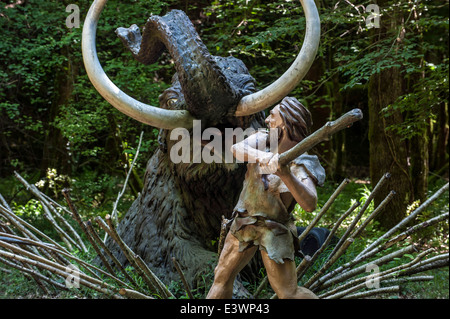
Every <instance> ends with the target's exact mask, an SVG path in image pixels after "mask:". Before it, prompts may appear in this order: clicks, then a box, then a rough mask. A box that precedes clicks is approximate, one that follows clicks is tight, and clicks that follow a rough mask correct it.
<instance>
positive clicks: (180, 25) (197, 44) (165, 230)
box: [82, 0, 320, 286]
mask: <svg viewBox="0 0 450 319" xmlns="http://www.w3.org/2000/svg"><path fill="white" fill-rule="evenodd" d="M300 2H301V4H302V6H303V9H304V12H305V16H306V34H305V38H304V42H303V45H302V48H301V50H300V52H299V54H298V56H297V58H296V59H295V61H294V62H293V63H292V65H291V66H290V67H289V69H288V70H287V71H286V72H285V73H284V74H282V75H281V76H280V77H279V78H278V79H277V80H276V81H275V82H273V83H272V84H270V85H269V86H267V87H266V88H264V89H262V90H259V91H257V90H256V85H255V80H254V79H253V77H252V76H251V75H250V74H249V72H248V70H247V68H246V67H245V65H244V63H243V62H242V61H240V60H238V59H236V58H234V57H218V56H213V55H211V54H210V53H209V52H208V50H207V48H206V46H205V45H204V44H203V43H202V41H201V39H200V37H199V36H198V34H197V32H196V31H195V29H194V26H193V25H192V23H191V22H190V20H189V18H188V17H187V16H186V15H185V14H184V13H183V12H182V11H179V10H173V11H171V12H169V13H167V14H166V15H165V16H162V17H161V16H151V17H150V18H149V19H148V21H147V23H146V24H145V27H144V29H143V32H142V34H141V32H140V30H139V28H138V27H137V26H136V25H133V26H131V27H130V28H119V29H117V31H116V33H117V34H118V36H119V37H120V39H121V40H122V42H123V43H124V44H125V46H126V47H128V49H129V50H130V51H131V53H132V55H133V56H134V58H136V59H137V60H138V61H140V62H142V63H145V64H151V63H155V62H157V60H158V57H159V56H160V55H161V53H162V52H163V50H168V52H169V53H170V55H171V57H172V58H173V61H174V64H175V69H176V74H175V75H174V76H173V79H172V86H171V87H170V88H168V89H167V90H165V91H164V92H162V94H161V95H160V97H159V102H160V105H159V107H155V106H151V105H147V104H144V103H142V102H139V101H137V100H135V99H133V98H132V97H130V96H129V95H127V94H125V93H124V92H123V91H121V90H120V89H119V88H118V87H117V86H116V85H115V84H114V83H112V81H111V80H110V79H109V78H108V77H107V75H106V74H105V72H104V71H103V69H102V67H101V65H100V63H99V60H98V57H97V52H96V45H95V37H96V29H97V22H98V20H99V16H100V14H101V12H102V10H103V8H104V6H105V3H106V0H95V1H94V2H93V4H92V6H91V8H90V10H89V12H88V14H87V17H86V21H85V24H84V27H83V38H82V50H83V59H84V64H85V67H86V71H87V74H88V76H89V78H90V80H91V82H92V83H93V85H94V86H95V88H96V89H97V91H98V92H99V93H100V94H101V95H102V96H103V97H104V98H105V99H106V100H107V101H108V102H109V103H110V104H111V105H113V106H114V107H115V108H117V109H118V110H119V111H121V112H123V113H124V114H126V115H128V116H130V117H132V118H134V119H135V120H137V121H140V122H142V123H145V124H148V125H151V126H153V127H157V128H160V129H161V130H160V136H159V140H160V147H159V148H158V149H157V150H156V152H155V153H154V155H153V156H152V158H151V159H150V160H149V161H148V164H147V169H146V173H145V182H144V189H143V190H142V192H141V195H140V196H139V197H138V198H137V199H136V200H135V202H134V203H133V204H132V206H131V208H130V209H129V211H128V212H127V213H126V215H125V216H124V218H123V220H122V221H121V222H120V224H119V226H118V232H119V234H120V235H121V236H122V238H123V240H124V241H125V242H126V243H127V244H128V246H129V247H130V248H131V249H133V250H134V251H135V252H136V253H137V254H139V255H140V256H141V258H142V259H143V260H144V261H145V262H146V263H147V264H148V265H149V266H150V267H151V269H152V270H153V271H154V272H155V274H156V275H157V276H159V278H161V279H162V280H163V281H164V282H165V283H169V282H170V281H171V280H179V276H178V274H177V272H176V270H175V268H174V266H173V263H172V257H175V258H176V259H177V260H178V262H179V264H180V266H181V268H182V269H183V272H184V274H185V276H186V278H187V279H188V281H189V282H190V283H191V285H193V286H196V280H197V279H198V278H199V276H201V275H202V274H204V273H205V272H206V271H210V270H211V269H212V267H213V266H214V261H215V260H217V253H216V252H215V251H216V248H214V246H213V243H212V242H213V241H214V240H217V238H218V237H219V231H220V225H221V218H222V216H225V217H230V215H231V213H232V210H233V207H234V205H235V204H236V202H237V200H238V198H239V193H240V190H241V188H242V183H243V180H244V175H245V170H246V167H245V165H243V164H238V163H232V164H229V163H228V164H227V163H213V164H206V163H204V162H200V163H178V164H175V163H174V162H173V161H171V159H170V156H169V154H170V149H171V147H172V146H173V145H174V141H172V140H171V139H169V136H170V132H171V130H173V129H175V128H185V129H187V130H189V131H190V132H191V131H192V128H193V121H194V120H201V128H202V129H205V128H208V127H216V128H218V129H221V130H223V129H225V128H237V127H240V128H243V129H246V128H248V127H254V128H258V127H261V126H263V125H264V114H263V113H264V112H263V111H264V110H265V109H266V108H269V107H271V106H273V105H274V104H276V103H277V102H279V101H280V100H281V99H283V98H284V97H285V96H286V95H288V94H289V93H290V92H291V91H292V90H293V89H294V88H295V87H296V86H297V85H298V83H299V82H300V81H301V80H302V78H303V77H304V76H305V74H306V73H307V72H308V70H309V68H310V66H311V64H312V63H313V60H314V58H315V55H316V52H317V48H318V44H319V38H320V20H319V15H318V12H317V9H316V6H315V4H314V0H301V1H300ZM110 246H111V248H112V250H114V249H115V248H114V247H115V246H114V245H113V244H112V243H110ZM117 254H118V257H119V260H121V261H122V262H123V263H125V261H126V259H125V257H124V256H123V255H120V253H119V252H117Z"/></svg>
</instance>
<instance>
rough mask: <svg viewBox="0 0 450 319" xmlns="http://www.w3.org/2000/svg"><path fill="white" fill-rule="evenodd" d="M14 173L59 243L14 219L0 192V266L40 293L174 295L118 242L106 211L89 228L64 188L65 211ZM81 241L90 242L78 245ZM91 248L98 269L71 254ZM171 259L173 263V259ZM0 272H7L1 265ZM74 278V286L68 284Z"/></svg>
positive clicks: (136, 257)
mask: <svg viewBox="0 0 450 319" xmlns="http://www.w3.org/2000/svg"><path fill="white" fill-rule="evenodd" d="M15 174H16V177H17V178H18V180H19V181H20V182H21V183H22V184H23V185H24V186H25V188H26V189H27V190H28V191H30V192H31V193H32V194H33V195H34V196H35V197H36V198H37V199H38V200H39V202H40V204H41V205H42V210H43V215H44V217H45V218H46V219H47V220H48V221H49V222H50V224H51V225H52V227H53V229H54V230H55V231H56V232H57V233H58V235H59V236H60V240H61V241H60V242H63V243H64V244H59V243H58V242H57V241H56V240H54V239H52V238H50V237H49V236H47V235H46V234H44V233H43V232H41V231H40V230H39V229H37V228H35V227H34V226H33V225H31V224H30V223H28V222H27V221H25V220H24V219H22V218H20V217H19V216H18V215H17V214H15V213H14V211H13V210H12V209H11V207H10V206H9V205H8V203H7V202H6V200H5V199H4V197H3V196H1V194H0V265H1V264H4V265H6V266H8V267H11V268H15V269H18V270H19V271H21V272H23V273H24V274H25V275H27V276H29V277H30V278H32V280H34V281H35V282H36V283H37V285H38V286H39V287H40V288H41V289H42V291H43V292H44V294H46V295H49V294H51V293H53V292H55V290H56V291H59V290H69V289H71V288H73V287H76V288H79V286H83V287H86V288H88V289H92V290H95V291H97V292H99V293H101V294H105V295H107V296H108V297H111V298H119V299H121V298H155V297H159V298H174V296H173V294H172V293H171V292H170V291H169V290H168V289H167V287H166V286H165V285H164V284H163V283H162V282H161V280H159V279H158V278H157V277H156V276H155V274H154V273H153V272H152V271H151V270H150V269H149V268H148V266H147V265H146V264H145V263H144V262H143V261H142V259H141V258H140V257H139V256H138V255H137V254H135V253H134V252H133V251H132V250H131V249H130V248H129V247H128V246H127V245H126V244H125V243H124V242H123V240H122V239H121V238H120V236H119V235H118V233H117V231H116V228H115V226H114V223H113V222H112V219H111V216H110V215H107V216H105V220H106V221H105V220H104V219H102V218H101V217H96V218H95V222H96V223H97V227H94V224H93V223H92V222H91V221H90V220H88V221H83V220H82V218H81V216H80V215H79V214H78V211H77V209H76V208H75V206H74V205H73V202H72V199H71V198H70V192H69V190H68V189H64V190H63V195H64V197H65V199H66V201H67V204H68V207H69V209H68V208H66V207H64V206H62V205H61V204H59V203H57V202H56V201H54V200H52V199H51V198H49V197H48V196H46V195H45V194H44V193H42V192H41V191H39V190H38V189H37V187H36V186H35V185H32V184H31V185H30V184H29V183H28V182H27V181H26V180H25V179H24V178H22V177H21V176H20V175H19V174H18V173H15ZM65 216H68V217H69V218H71V219H73V220H75V221H76V222H77V223H78V225H79V226H80V227H79V228H80V229H81V230H82V232H83V236H82V235H80V234H78V232H77V231H76V230H75V227H72V225H71V223H70V222H69V221H68V220H67V219H66V217H65ZM96 228H97V230H96ZM100 229H101V230H103V231H104V232H105V233H106V234H108V235H109V236H110V237H111V238H112V239H113V240H114V241H115V242H116V244H117V245H118V246H119V248H120V249H121V250H122V252H123V253H124V255H125V256H126V257H127V259H128V261H129V263H130V265H131V266H132V267H131V268H130V269H125V268H124V267H123V265H122V264H121V263H120V262H119V261H118V260H117V258H116V257H115V256H114V255H113V253H112V252H111V251H110V250H109V249H108V248H107V247H106V245H105V244H104V241H103V240H102V239H101V238H100V237H101V236H100V233H99V231H98V230H100ZM82 237H84V238H85V239H84V240H83V239H82ZM86 240H87V241H88V242H89V244H90V245H87V244H85V243H84V241H86ZM91 248H92V249H94V250H95V252H96V253H97V255H98V257H99V258H100V260H101V261H102V264H103V267H104V269H102V268H103V267H101V268H100V267H97V266H95V265H93V264H92V263H88V262H86V261H84V260H82V259H80V258H78V257H77V253H79V252H84V253H86V252H88V249H91ZM174 263H175V264H176V266H178V265H177V262H176V260H174ZM178 269H179V268H178ZM0 270H3V271H8V270H7V269H4V268H3V269H0ZM180 271H181V270H180ZM119 274H121V275H122V276H121V275H119ZM130 274H131V275H130ZM181 275H182V273H181ZM119 277H122V278H123V279H120V278H119ZM68 280H69V284H68V282H67V281H68ZM75 280H76V283H77V285H78V286H75V285H74V284H75ZM137 282H140V284H138V283H137Z"/></svg>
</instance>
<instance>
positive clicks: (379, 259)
mask: <svg viewBox="0 0 450 319" xmlns="http://www.w3.org/2000/svg"><path fill="white" fill-rule="evenodd" d="M389 178H390V174H389V173H386V174H385V175H384V176H383V177H382V178H381V179H380V180H379V182H378V183H377V185H376V186H375V187H374V188H373V190H372V192H371V193H370V195H369V196H368V198H367V199H366V201H365V202H364V203H363V205H362V206H361V208H360V209H359V211H358V212H357V214H356V216H355V217H354V218H353V220H352V222H351V224H350V226H349V227H348V228H347V229H346V231H345V233H344V234H343V235H342V236H341V237H340V239H339V241H338V243H337V244H336V245H335V246H334V248H333V250H332V251H331V253H330V254H328V255H327V256H326V258H325V260H323V259H322V260H321V263H322V264H321V266H320V268H319V269H318V270H317V271H315V272H314V273H313V274H312V275H311V276H310V277H309V278H306V279H305V278H304V277H305V275H306V274H307V271H308V270H309V268H310V267H311V266H313V265H314V263H315V262H316V261H317V260H318V257H319V256H321V255H322V253H324V250H325V249H326V248H327V247H328V245H329V244H330V242H331V240H332V239H333V237H334V236H335V235H336V234H337V231H338V229H339V227H340V226H341V224H342V222H343V221H344V220H345V219H346V218H348V217H349V216H350V215H351V214H352V213H353V212H354V211H355V210H356V208H357V207H359V206H360V205H361V204H360V203H359V202H356V203H355V204H353V205H352V206H351V207H350V208H349V209H348V210H347V211H346V212H345V213H344V214H343V215H342V216H340V218H339V219H338V220H337V221H336V222H335V224H334V227H333V228H332V229H331V231H330V233H329V235H328V237H327V239H326V240H325V242H324V244H323V245H322V246H321V248H320V249H319V250H317V251H316V252H315V253H314V255H313V256H308V255H306V256H304V258H303V259H302V261H301V262H300V264H299V265H298V267H297V276H298V281H299V283H300V284H301V285H302V286H303V287H306V288H309V289H311V290H312V291H313V292H314V293H316V294H317V295H318V296H319V297H320V298H326V299H337V298H345V299H348V298H365V297H369V296H375V295H377V294H389V293H399V292H400V284H401V283H407V282H414V281H428V280H433V276H421V275H417V276H414V275H416V274H418V273H421V272H424V271H427V270H430V269H436V268H441V267H445V266H448V265H449V253H448V251H446V252H444V253H439V252H437V251H436V249H435V248H432V247H421V246H420V245H419V244H414V243H410V244H408V243H406V244H405V240H407V239H408V238H410V237H409V236H411V235H412V234H414V233H417V232H418V231H420V230H423V229H424V228H427V227H431V226H435V225H436V224H437V223H440V222H448V217H449V213H448V210H447V212H444V213H443V214H441V215H439V216H435V217H433V218H429V219H427V220H425V221H423V222H417V220H418V219H417V216H418V215H419V214H421V213H422V212H423V211H424V210H425V209H426V208H427V207H429V205H430V204H431V203H432V202H433V201H435V200H436V199H437V198H438V197H440V196H441V195H442V194H443V193H445V192H448V187H449V184H448V183H447V184H445V185H444V186H443V187H441V188H440V189H439V190H438V191H437V192H436V193H434V194H433V195H432V196H431V197H430V198H428V200H426V201H425V202H423V203H422V204H421V205H420V206H419V207H417V208H416V209H415V210H414V211H412V212H411V213H410V214H409V215H408V216H407V217H406V218H404V219H403V220H402V221H401V222H399V223H398V224H397V225H395V226H394V227H392V228H391V229H390V230H388V231H387V232H385V233H384V234H383V235H382V236H381V237H379V238H378V239H377V240H376V241H375V242H373V243H371V244H370V245H369V246H367V247H366V248H364V249H363V250H362V251H360V252H359V253H358V254H357V256H356V257H354V258H352V259H351V260H350V261H348V262H346V263H344V264H342V265H340V266H338V267H334V266H335V265H336V263H337V261H338V260H340V258H341V257H343V256H345V255H344V254H345V253H346V252H347V250H348V248H349V247H350V246H351V245H352V243H353V242H354V241H355V239H357V238H358V236H360V235H361V233H362V232H363V231H364V230H365V229H366V227H367V226H368V225H369V223H370V222H371V221H372V220H373V219H374V218H375V217H376V216H377V215H378V214H379V213H380V212H381V211H382V210H383V209H384V208H385V206H386V204H387V203H388V202H389V201H390V200H391V199H392V198H393V196H395V192H394V191H391V192H390V193H389V194H388V195H387V196H386V198H385V199H384V200H383V201H382V202H381V203H380V204H379V205H378V206H377V207H376V208H375V209H374V210H373V211H372V212H371V213H370V214H369V216H368V217H367V218H365V219H364V220H363V221H362V220H361V219H362V217H363V214H364V213H365V211H366V210H367V208H368V207H369V205H370V203H371V202H372V200H373V198H374V196H375V195H376V194H377V192H379V191H380V189H381V188H382V187H383V185H384V184H385V183H386V181H387V179H389ZM348 183H349V180H348V179H345V180H344V181H343V182H342V183H341V184H340V185H339V187H338V188H337V189H336V190H335V192H334V193H333V194H332V195H331V196H330V198H329V199H328V201H327V202H326V203H325V205H324V206H323V207H322V209H321V210H320V212H319V213H318V214H317V215H316V216H315V218H314V220H313V221H312V222H311V223H310V224H309V225H308V227H307V228H306V230H304V231H303V232H302V234H301V235H300V237H299V240H300V241H302V240H303V239H304V238H305V237H306V236H307V235H308V233H309V232H310V231H311V229H313V227H315V226H316V225H317V224H318V222H319V220H320V219H321V218H322V217H323V216H324V215H325V213H326V212H327V211H328V210H329V208H330V206H331V205H332V204H333V202H334V201H335V200H336V198H337V197H338V196H339V194H340V193H341V192H342V190H343V189H344V188H345V186H346V185H347V184H348ZM445 240H446V241H448V238H447V239H443V241H445ZM330 247H332V246H330ZM387 251H388V252H387ZM414 255H415V257H413V259H412V260H411V261H409V262H404V263H403V264H400V265H396V266H392V267H391V268H389V267H388V268H387V269H384V270H383V271H379V272H378V273H373V272H372V271H371V270H372V269H374V267H376V268H377V269H381V266H383V265H387V264H388V263H389V262H391V261H393V260H399V259H400V258H401V257H403V256H414ZM405 259H406V260H408V258H405ZM341 260H342V259H341ZM393 264H394V263H393ZM333 267H334V269H333ZM368 272H369V273H368ZM375 281H376V282H378V283H379V284H378V285H374V284H373V282H375ZM266 284H267V277H266V278H265V279H264V280H263V281H262V282H261V283H260V285H259V287H258V288H257V290H256V292H255V296H258V295H259V294H260V293H261V291H262V289H263V288H264V287H265V285H266ZM272 298H277V296H276V295H273V296H272Z"/></svg>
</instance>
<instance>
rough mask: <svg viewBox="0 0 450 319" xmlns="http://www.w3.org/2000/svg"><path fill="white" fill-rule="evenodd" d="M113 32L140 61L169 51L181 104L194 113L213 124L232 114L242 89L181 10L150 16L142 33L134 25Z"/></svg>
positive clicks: (151, 58) (153, 61)
mask: <svg viewBox="0 0 450 319" xmlns="http://www.w3.org/2000/svg"><path fill="white" fill-rule="evenodd" d="M116 33H117V35H118V36H119V38H120V39H121V40H122V42H123V44H124V45H125V46H126V47H128V49H130V51H131V52H132V54H133V56H134V58H135V59H136V60H138V61H139V62H141V63H144V64H152V63H155V62H156V61H157V60H158V58H159V56H160V55H161V53H162V52H163V51H164V49H167V50H168V51H169V53H170V55H171V57H172V59H173V61H174V63H175V69H176V71H177V75H178V79H179V82H180V84H181V88H182V92H183V95H184V99H185V105H186V107H187V109H188V110H189V112H190V113H191V114H192V115H193V116H194V117H196V118H201V119H202V120H204V121H206V123H208V124H209V125H216V124H217V123H218V122H219V121H220V120H222V119H223V118H224V117H225V116H227V115H229V114H234V111H235V108H236V106H237V103H238V102H239V100H240V98H241V97H242V94H243V92H241V90H239V89H237V87H236V86H235V85H234V84H233V83H232V81H230V79H229V78H227V76H226V75H225V74H224V72H223V70H222V68H221V67H220V66H219V64H218V63H217V57H214V56H212V55H211V54H210V53H209V52H208V49H207V48H206V46H205V45H204V44H203V42H202V40H201V39H200V37H199V36H198V34H197V32H196V31H195V28H194V26H193V25H192V23H191V21H190V20H189V18H188V17H187V16H186V14H185V13H184V12H182V11H179V10H172V11H170V12H169V13H167V14H166V15H164V16H162V17H160V16H151V17H150V18H149V19H148V20H147V23H146V25H145V28H144V31H143V34H142V36H141V33H140V31H139V28H138V27H137V26H136V25H132V26H131V27H130V28H118V29H117V30H116ZM247 93H248V92H247Z"/></svg>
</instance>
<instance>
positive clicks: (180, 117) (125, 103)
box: [82, 0, 194, 129]
mask: <svg viewBox="0 0 450 319" xmlns="http://www.w3.org/2000/svg"><path fill="white" fill-rule="evenodd" d="M106 1H107V0H95V1H94V2H93V3H92V5H91V7H90V9H89V12H88V14H87V16H86V20H85V22H84V25H83V36H82V52H83V61H84V66H85V68H86V72H87V74H88V76H89V79H90V80H91V82H92V84H93V85H94V87H95V88H96V89H97V91H98V92H99V93H100V94H101V95H102V96H103V98H105V100H107V101H108V102H109V103H110V104H111V105H112V106H114V107H115V108H116V109H118V110H119V111H121V112H122V113H124V114H126V115H128V116H130V117H132V118H134V119H136V120H138V121H139V122H142V123H145V124H148V125H151V126H155V127H158V128H163V129H173V128H176V127H184V128H191V127H192V126H193V124H192V123H193V120H194V118H193V117H192V116H191V115H190V113H189V112H188V111H186V110H166V109H162V108H159V107H154V106H151V105H147V104H144V103H142V102H139V101H137V100H135V99H134V98H132V97H130V96H129V95H127V94H125V93H124V92H123V91H121V90H120V89H119V88H118V87H117V86H116V85H115V84H114V83H113V82H112V81H111V80H110V79H109V78H108V76H107V75H106V73H105V71H103V68H102V66H101V65H100V62H99V60H98V56H97V49H96V46H95V35H96V32H97V23H98V19H99V17H100V13H101V12H102V10H103V8H104V6H105V4H106Z"/></svg>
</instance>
